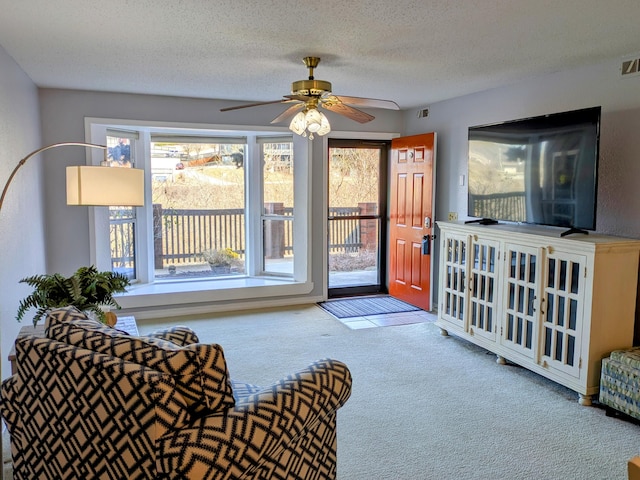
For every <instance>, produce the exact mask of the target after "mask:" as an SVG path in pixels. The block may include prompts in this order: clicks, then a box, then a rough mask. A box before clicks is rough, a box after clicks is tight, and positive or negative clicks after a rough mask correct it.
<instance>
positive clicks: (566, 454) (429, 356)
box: [138, 304, 640, 480]
mask: <svg viewBox="0 0 640 480" xmlns="http://www.w3.org/2000/svg"><path fill="white" fill-rule="evenodd" d="M176 323H180V324H185V325H189V326H190V327H191V328H193V329H194V330H195V331H196V332H197V333H198V335H199V336H200V340H201V341H202V342H216V343H219V344H220V345H222V346H223V347H224V351H225V357H226V359H227V363H228V366H229V371H230V374H231V376H232V378H235V379H238V380H241V381H246V382H249V383H253V384H256V385H269V384H271V383H272V382H274V381H276V380H277V379H278V378H281V377H282V376H284V375H287V374H289V373H292V372H295V371H296V370H297V369H299V368H302V367H304V366H306V365H307V364H308V363H309V362H311V361H313V360H316V359H319V358H323V357H333V358H336V359H338V360H342V361H344V362H345V363H346V364H347V365H348V366H349V369H350V370H351V373H352V375H353V390H352V394H351V398H350V399H349V400H348V401H347V403H346V404H345V406H344V407H343V408H342V409H340V410H339V412H338V480H372V479H375V480H449V479H450V480H587V479H588V480H624V479H626V478H627V474H626V468H627V467H626V464H627V460H628V459H629V458H631V457H632V456H634V455H637V454H639V453H640V426H639V425H636V424H633V423H631V422H627V421H624V420H621V419H617V418H612V417H607V416H606V414H605V411H604V409H603V408H601V407H600V406H599V405H598V404H597V402H596V403H594V406H592V407H584V406H581V405H579V404H578V396H577V394H576V393H575V392H573V391H571V390H569V389H567V388H564V387H562V386H560V385H558V384H556V383H554V382H551V381H549V380H547V379H546V378H543V377H541V376H539V375H536V374H534V373H532V372H530V371H528V370H526V369H524V368H521V367H518V366H516V365H513V364H511V363H508V364H507V365H498V364H497V363H496V357H495V355H493V354H490V353H488V352H487V351H486V350H484V349H482V348H479V347H476V346H475V345H472V344H470V343H469V342H466V341H464V340H462V339H460V338H457V337H455V336H449V337H443V336H441V335H440V331H439V329H438V327H437V326H436V325H435V324H434V323H433V322H424V323H416V324H412V325H400V326H395V327H393V328H367V329H360V330H352V329H349V328H348V327H347V326H345V325H344V324H343V323H342V322H341V321H340V320H337V319H336V318H335V317H333V316H332V315H330V314H329V313H327V312H326V311H325V310H323V309H322V308H319V307H318V306H316V305H315V304H314V305H308V306H295V307H289V308H284V309H263V310H254V311H245V312H229V313H218V314H215V315H206V316H205V315H202V316H198V317H189V318H187V317H184V318H179V319H176V318H167V319H157V320H156V321H153V322H151V321H144V322H138V328H139V330H140V333H141V334H143V335H144V334H145V333H147V332H151V331H153V330H156V329H157V328H162V327H165V326H168V325H175V324H176Z"/></svg>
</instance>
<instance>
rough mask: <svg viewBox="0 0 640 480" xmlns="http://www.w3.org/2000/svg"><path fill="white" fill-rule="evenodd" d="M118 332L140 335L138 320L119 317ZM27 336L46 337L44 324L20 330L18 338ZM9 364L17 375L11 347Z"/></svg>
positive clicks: (13, 349) (132, 317)
mask: <svg viewBox="0 0 640 480" xmlns="http://www.w3.org/2000/svg"><path fill="white" fill-rule="evenodd" d="M114 328H117V329H118V330H122V331H123V332H127V333H128V334H129V335H136V336H137V335H139V333H138V325H137V324H136V318H135V317H134V316H124V317H118V321H117V322H116V326H115V327H114ZM27 335H35V336H36V337H44V324H43V323H39V324H38V325H36V326H35V327H34V326H33V325H27V326H24V327H22V328H21V329H20V332H19V333H18V337H17V338H16V340H17V339H18V338H21V337H26V336H27ZM9 363H11V375H15V373H16V348H15V346H13V347H11V351H10V352H9Z"/></svg>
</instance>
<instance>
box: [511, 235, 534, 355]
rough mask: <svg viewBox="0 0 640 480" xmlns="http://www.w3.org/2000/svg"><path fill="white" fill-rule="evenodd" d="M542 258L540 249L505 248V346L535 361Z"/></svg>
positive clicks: (523, 247)
mask: <svg viewBox="0 0 640 480" xmlns="http://www.w3.org/2000/svg"><path fill="white" fill-rule="evenodd" d="M539 258H540V255H539V251H538V249H537V248H533V247H527V246H523V245H513V244H507V245H506V262H505V276H504V278H505V280H506V289H505V295H506V298H505V299H504V302H503V303H504V316H503V324H502V344H503V345H504V346H505V347H508V348H510V349H511V350H514V351H516V352H518V353H519V354H521V355H524V356H525V357H528V358H534V357H535V353H536V349H535V346H536V345H537V334H538V327H539V325H540V322H539V320H538V313H537V310H538V302H539V300H538V298H537V296H536V291H537V285H538V279H539V273H538V270H539V268H538V259H539Z"/></svg>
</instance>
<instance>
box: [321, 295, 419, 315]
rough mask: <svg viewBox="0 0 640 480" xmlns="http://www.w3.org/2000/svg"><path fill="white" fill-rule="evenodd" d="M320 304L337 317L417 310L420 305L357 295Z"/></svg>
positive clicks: (391, 298) (388, 298)
mask: <svg viewBox="0 0 640 480" xmlns="http://www.w3.org/2000/svg"><path fill="white" fill-rule="evenodd" d="M318 305H319V306H320V307H322V308H324V309H325V310H326V311H327V312H329V313H330V314H331V315H333V316H335V317H337V318H350V317H366V316H370V315H383V314H385V313H400V312H416V311H418V310H420V309H419V308H418V307H414V306H413V305H409V304H408V303H405V302H403V301H401V300H398V299H396V298H393V297H388V296H387V297H356V298H345V299H343V300H329V301H328V302H321V303H318Z"/></svg>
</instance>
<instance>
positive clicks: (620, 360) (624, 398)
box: [600, 347, 640, 420]
mask: <svg viewBox="0 0 640 480" xmlns="http://www.w3.org/2000/svg"><path fill="white" fill-rule="evenodd" d="M600 403H601V404H603V405H605V406H606V407H610V408H613V409H615V410H618V411H619V412H622V413H625V414H627V415H629V416H631V417H633V418H636V419H639V420H640V347H636V348H631V349H629V350H616V351H613V352H611V355H610V356H609V357H608V358H603V359H602V370H601V373H600Z"/></svg>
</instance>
